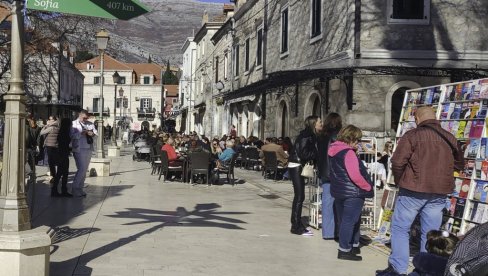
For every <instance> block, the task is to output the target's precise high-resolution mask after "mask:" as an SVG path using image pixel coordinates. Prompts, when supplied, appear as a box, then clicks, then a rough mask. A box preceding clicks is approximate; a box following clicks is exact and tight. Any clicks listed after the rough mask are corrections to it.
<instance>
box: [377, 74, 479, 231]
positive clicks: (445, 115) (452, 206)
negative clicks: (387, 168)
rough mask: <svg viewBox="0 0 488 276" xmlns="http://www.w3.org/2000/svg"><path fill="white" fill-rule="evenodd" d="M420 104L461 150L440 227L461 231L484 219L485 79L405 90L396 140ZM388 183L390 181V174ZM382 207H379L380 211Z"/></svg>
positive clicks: (412, 122)
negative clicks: (461, 162)
mask: <svg viewBox="0 0 488 276" xmlns="http://www.w3.org/2000/svg"><path fill="white" fill-rule="evenodd" d="M421 106H431V107H432V108H433V109H434V110H435V112H436V118H437V119H438V120H439V121H440V122H441V126H442V127H443V128H444V129H446V130H447V131H449V132H451V133H452V134H453V135H454V136H455V137H456V138H457V140H458V144H459V146H460V148H461V149H462V150H463V151H464V156H465V166H464V170H463V171H462V172H460V173H459V174H457V173H455V189H454V191H453V192H452V194H450V195H449V196H448V198H449V200H448V203H449V204H447V206H446V207H447V208H446V212H445V214H444V220H443V223H444V224H443V227H444V229H446V230H448V231H450V232H452V233H454V234H464V233H465V232H466V231H467V230H469V229H471V228H473V227H475V226H476V225H478V224H480V223H484V222H486V221H488V197H487V193H488V152H487V148H488V146H487V145H488V139H487V138H486V137H487V130H486V128H487V127H486V118H487V113H488V112H487V111H488V79H480V80H473V81H466V82H457V83H449V84H444V85H438V86H431V87H424V88H418V89H412V90H407V91H406V94H405V98H404V102H403V108H402V112H401V115H400V122H399V126H398V130H397V133H396V134H397V135H396V138H397V139H396V142H397V141H398V140H399V139H400V138H401V137H402V136H403V134H405V133H406V132H407V131H409V130H411V129H413V128H415V127H416V125H415V120H414V114H415V111H416V109H417V108H419V107H421ZM396 144H397V143H395V145H396ZM388 182H389V183H392V184H393V177H392V176H391V173H390V176H389V177H388ZM391 190H392V191H393V192H394V193H393V200H394V197H395V196H396V191H395V188H392V189H391ZM388 196H390V195H388ZM385 210H387V209H385V208H382V212H383V213H384V211H385ZM383 221H384V220H382V221H380V223H379V225H381V224H382V222H383Z"/></svg>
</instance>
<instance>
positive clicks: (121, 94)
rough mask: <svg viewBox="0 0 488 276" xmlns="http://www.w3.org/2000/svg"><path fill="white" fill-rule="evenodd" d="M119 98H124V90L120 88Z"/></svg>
mask: <svg viewBox="0 0 488 276" xmlns="http://www.w3.org/2000/svg"><path fill="white" fill-rule="evenodd" d="M119 96H120V97H123V96H124V89H122V87H121V88H120V89H119Z"/></svg>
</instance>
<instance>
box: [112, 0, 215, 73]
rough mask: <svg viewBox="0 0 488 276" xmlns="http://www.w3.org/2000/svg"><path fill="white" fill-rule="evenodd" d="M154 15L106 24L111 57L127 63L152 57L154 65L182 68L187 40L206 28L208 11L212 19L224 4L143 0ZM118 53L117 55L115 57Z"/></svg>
mask: <svg viewBox="0 0 488 276" xmlns="http://www.w3.org/2000/svg"><path fill="white" fill-rule="evenodd" d="M141 2H143V3H144V4H145V5H147V6H148V7H149V8H150V9H151V12H149V13H147V14H145V15H142V16H139V17H137V18H134V19H132V20H129V21H122V20H113V21H105V22H106V23H104V24H106V25H105V26H104V27H105V28H106V29H107V30H108V31H109V32H110V35H111V40H110V44H111V46H112V47H113V49H116V51H112V52H111V53H110V54H112V55H114V56H116V57H117V58H118V59H120V60H123V61H126V62H145V61H147V60H148V57H149V55H150V56H151V59H152V60H153V61H154V62H157V63H160V64H164V63H165V61H166V60H168V59H169V60H170V62H171V64H172V65H177V64H181V59H182V55H181V47H182V46H183V43H184V42H185V40H186V38H187V37H191V36H193V32H195V33H196V32H197V31H198V30H199V28H200V27H201V26H202V16H203V13H204V11H205V10H206V11H207V12H208V14H209V18H212V17H213V16H217V15H219V14H222V9H223V4H222V3H207V2H199V1H196V0H142V1H141ZM114 52H115V53H114Z"/></svg>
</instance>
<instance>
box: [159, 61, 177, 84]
mask: <svg viewBox="0 0 488 276" xmlns="http://www.w3.org/2000/svg"><path fill="white" fill-rule="evenodd" d="M163 84H178V78H177V77H176V76H175V74H173V72H171V69H170V66H169V60H168V63H167V64H166V71H165V72H164V75H163Z"/></svg>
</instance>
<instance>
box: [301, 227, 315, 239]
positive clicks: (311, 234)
mask: <svg viewBox="0 0 488 276" xmlns="http://www.w3.org/2000/svg"><path fill="white" fill-rule="evenodd" d="M301 235H302V236H309V237H310V236H313V232H312V231H310V230H308V229H305V230H304V231H303V233H302V234H301Z"/></svg>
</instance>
